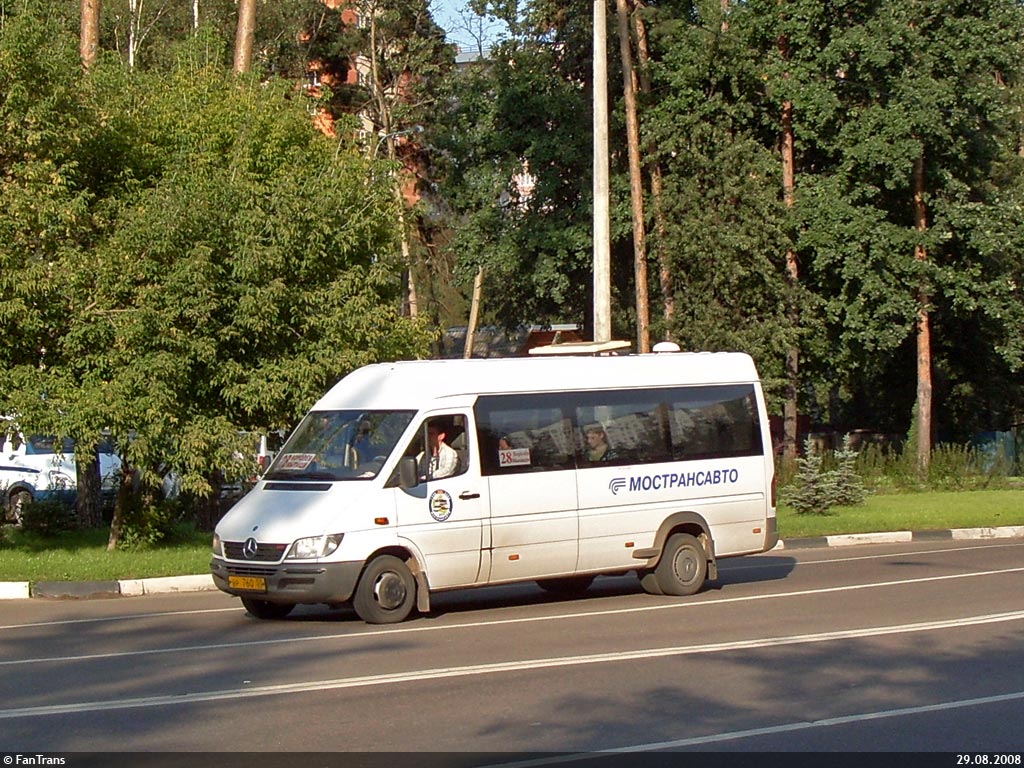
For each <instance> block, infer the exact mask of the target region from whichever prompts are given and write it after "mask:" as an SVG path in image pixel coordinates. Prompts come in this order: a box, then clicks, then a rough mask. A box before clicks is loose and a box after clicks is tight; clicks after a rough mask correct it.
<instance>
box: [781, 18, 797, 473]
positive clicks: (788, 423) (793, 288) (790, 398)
mask: <svg viewBox="0 0 1024 768" xmlns="http://www.w3.org/2000/svg"><path fill="white" fill-rule="evenodd" d="M779 51H780V53H781V54H782V58H783V59H788V58H789V41H788V40H787V39H786V37H785V36H782V37H781V38H779ZM782 196H783V200H784V202H785V204H786V207H787V208H790V209H792V208H793V206H794V205H795V204H796V158H795V151H794V137H793V102H792V101H790V100H788V99H787V100H786V101H784V102H783V104H782ZM786 282H787V284H788V286H789V310H788V311H789V323H790V326H791V327H792V328H793V329H794V330H795V329H796V328H797V326H799V324H800V310H799V307H798V305H797V289H798V288H799V285H800V265H799V263H798V262H797V258H796V251H795V250H794V249H793V248H792V246H791V247H789V248H787V249H786ZM799 391H800V348H799V347H798V346H797V345H796V343H794V344H793V346H791V347H790V348H789V349H787V350H786V362H785V397H786V400H785V404H784V405H783V414H782V455H783V458H784V459H785V460H786V461H790V462H792V461H796V456H797V447H798V445H799V436H798V434H797V431H798V429H799V422H798V419H797V416H798V413H799V399H798V395H799Z"/></svg>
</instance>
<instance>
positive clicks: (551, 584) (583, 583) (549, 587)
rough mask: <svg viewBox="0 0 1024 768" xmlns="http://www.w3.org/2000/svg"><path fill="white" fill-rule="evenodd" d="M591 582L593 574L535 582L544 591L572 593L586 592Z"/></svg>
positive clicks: (592, 581)
mask: <svg viewBox="0 0 1024 768" xmlns="http://www.w3.org/2000/svg"><path fill="white" fill-rule="evenodd" d="M593 583H594V577H593V576H565V577H563V578H560V579H540V580H539V581H538V582H537V586H538V587H540V588H541V589H543V590H545V591H546V592H563V593H567V594H573V593H576V592H586V591H587V589H588V588H589V587H590V585H591V584H593Z"/></svg>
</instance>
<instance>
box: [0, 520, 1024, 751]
mask: <svg viewBox="0 0 1024 768" xmlns="http://www.w3.org/2000/svg"><path fill="white" fill-rule="evenodd" d="M434 608H435V610H434V612H433V613H432V614H430V615H429V616H425V617H416V618H414V619H412V620H410V621H408V622H406V623H403V624H400V625H396V626H387V627H373V626H369V625H366V624H363V623H361V622H360V621H359V620H358V619H357V618H356V617H355V615H354V614H352V613H351V612H349V611H344V610H335V611H329V610H327V609H326V608H319V607H301V608H300V609H298V610H297V611H296V612H295V613H294V614H293V615H292V616H291V617H289V618H288V619H286V620H284V621H277V622H264V621H258V620H255V619H252V618H251V617H249V616H248V615H247V614H246V613H245V612H244V610H242V608H241V606H240V604H239V603H238V601H237V600H235V599H234V598H230V597H228V596H226V595H222V594H220V593H194V594H184V595H152V596H146V597H133V598H113V599H101V600H86V601H61V600H38V599H37V600H26V601H14V602H12V603H8V604H6V605H3V606H2V613H0V751H6V752H14V751H18V752H24V753H34V752H39V751H42V752H47V753H61V752H111V751H114V752H175V753H178V752H203V751H218V752H220V751H224V752H242V753H251V752H274V753H286V752H293V751H299V752H325V753H327V752H348V753H364V752H366V753H379V752H383V751H388V752H407V751H409V752H423V751H428V752H457V753H462V755H463V759H462V761H463V762H466V763H467V764H480V763H481V762H489V761H492V758H493V753H502V756H500V759H497V760H494V761H495V762H502V761H507V760H510V759H516V757H517V756H520V757H522V759H526V758H527V757H528V756H535V755H536V753H548V752H560V753H566V752H568V753H589V752H594V751H597V750H620V751H622V752H623V753H625V754H633V753H640V754H646V755H651V754H654V753H660V752H664V751H667V750H668V751H672V750H694V751H712V752H763V751H795V752H800V751H814V752H816V751H874V750H881V751H898V752H911V751H941V752H948V753H968V752H970V753H980V752H985V753H989V754H991V753H1003V754H1007V753H1009V754H1010V755H1011V758H1010V759H1009V762H1007V763H1004V764H1009V765H1020V762H1019V759H1020V758H1019V756H1020V754H1021V752H1022V750H1024V728H1022V723H1024V539H1012V540H1001V541H970V542H955V541H944V542H915V543H904V544H890V545H864V546H857V547H845V548H842V549H807V550H794V551H792V552H790V551H783V552H776V553H768V554H765V555H758V556H755V557H748V558H739V559H734V560H726V561H722V562H721V564H720V572H719V579H718V580H717V581H716V582H713V583H711V584H710V585H709V588H708V589H707V590H705V591H704V592H702V593H700V594H699V595H696V596H694V597H692V598H666V597H653V596H651V595H647V594H644V593H643V592H641V591H640V588H639V585H638V583H637V581H636V579H635V578H632V577H616V578H602V579H598V580H597V582H595V584H594V586H593V587H592V588H591V589H590V591H588V592H587V593H586V594H585V596H583V597H578V598H556V597H552V596H550V595H548V594H547V593H544V592H542V591H541V590H540V589H538V588H536V587H535V586H533V585H516V586H509V587H501V588H488V589H483V590H476V591H464V592H457V593H450V594H447V595H439V596H437V597H436V599H435V600H434ZM471 753H472V757H470V756H469V755H470V754H471ZM480 753H488V754H490V755H491V757H488V758H486V759H484V758H482V757H480ZM1013 755H1016V756H1017V758H1016V760H1017V761H1018V762H1014V758H1013V757H1012V756H1013ZM559 759H560V760H563V759H565V758H564V757H560V758H559ZM942 764H950V765H957V763H955V762H950V761H949V760H947V761H946V762H943V763H942ZM986 764H996V763H986Z"/></svg>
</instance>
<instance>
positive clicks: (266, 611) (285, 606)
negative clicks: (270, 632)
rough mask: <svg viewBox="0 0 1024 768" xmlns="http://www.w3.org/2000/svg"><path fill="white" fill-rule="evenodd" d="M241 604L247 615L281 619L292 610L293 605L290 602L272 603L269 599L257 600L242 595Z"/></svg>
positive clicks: (271, 619)
mask: <svg viewBox="0 0 1024 768" xmlns="http://www.w3.org/2000/svg"><path fill="white" fill-rule="evenodd" d="M242 605H244V606H245V610H247V611H248V612H249V615H250V616H252V617H254V618H257V619H267V620H270V621H273V620H275V619H283V618H284V617H285V616H287V615H288V614H289V613H291V612H292V608H294V607H295V605H294V604H292V603H272V602H270V601H269V600H257V599H256V598H253V597H243V598H242Z"/></svg>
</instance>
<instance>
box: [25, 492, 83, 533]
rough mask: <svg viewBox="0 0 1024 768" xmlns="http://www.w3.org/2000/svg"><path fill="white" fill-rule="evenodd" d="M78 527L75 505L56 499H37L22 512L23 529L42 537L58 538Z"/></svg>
mask: <svg viewBox="0 0 1024 768" xmlns="http://www.w3.org/2000/svg"><path fill="white" fill-rule="evenodd" d="M77 527H78V517H77V516H76V514H75V508H74V506H73V505H71V504H68V503H67V502H64V501H57V500H55V499H41V500H40V499H37V500H36V501H33V502H32V503H31V504H26V505H25V506H24V508H23V509H22V512H21V529H22V530H23V531H29V532H31V533H38V534H39V535H40V536H56V535H57V534H59V533H64V532H66V531H73V530H75V529H76V528H77Z"/></svg>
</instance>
